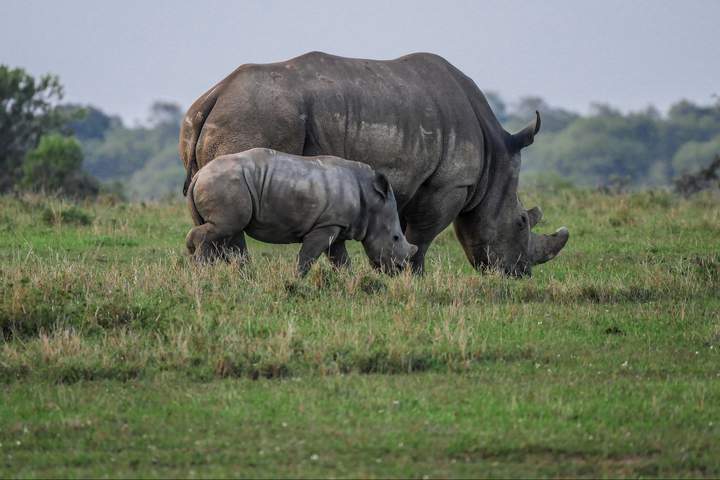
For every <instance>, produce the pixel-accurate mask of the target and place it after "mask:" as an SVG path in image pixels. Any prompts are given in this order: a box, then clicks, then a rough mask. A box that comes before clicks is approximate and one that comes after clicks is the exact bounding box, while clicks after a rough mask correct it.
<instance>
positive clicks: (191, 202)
mask: <svg viewBox="0 0 720 480" xmlns="http://www.w3.org/2000/svg"><path fill="white" fill-rule="evenodd" d="M197 179H198V175H197V173H196V174H195V176H194V177H193V178H192V180H191V181H190V185H189V187H188V189H187V191H188V192H190V193H189V194H188V195H187V199H188V207H189V208H190V215H191V216H192V219H193V223H194V224H195V225H196V226H198V225H202V224H203V223H205V219H204V218H203V217H202V215H200V212H198V209H197V206H196V205H195V183H196V182H197Z"/></svg>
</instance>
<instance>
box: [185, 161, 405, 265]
mask: <svg viewBox="0 0 720 480" xmlns="http://www.w3.org/2000/svg"><path fill="white" fill-rule="evenodd" d="M188 205H189V207H190V212H191V214H192V216H193V221H194V222H195V225H196V226H195V227H194V228H193V229H192V230H190V232H189V233H188V235H187V239H186V244H187V248H188V251H189V252H190V253H191V254H193V255H195V257H196V258H197V259H198V260H200V261H207V260H210V259H212V258H213V257H214V256H216V255H218V254H221V255H222V254H224V250H225V248H226V247H235V248H236V249H237V250H238V253H239V254H240V255H242V256H245V255H246V254H247V247H246V244H245V237H244V232H247V234H248V235H250V236H251V237H252V238H255V239H257V240H260V241H263V242H268V243H302V247H301V249H300V254H299V255H298V273H299V274H300V275H305V274H306V273H307V272H308V270H309V269H310V267H311V266H312V264H313V262H314V261H315V260H316V259H317V258H318V257H319V256H320V255H321V254H322V253H323V252H325V253H326V254H327V255H328V257H329V258H330V261H331V262H332V263H333V264H334V265H335V266H338V267H347V266H349V264H350V259H349V257H348V255H347V251H346V249H345V241H346V240H358V241H360V242H362V244H363V247H364V249H365V252H366V253H367V255H368V257H369V259H370V262H371V263H372V265H373V266H374V267H376V268H382V269H383V270H384V271H386V272H387V273H395V272H397V271H398V270H399V268H400V267H402V265H404V264H405V262H407V261H408V259H409V258H410V257H412V256H413V255H414V254H415V253H416V251H417V247H416V246H415V245H411V244H409V243H408V242H407V240H406V239H405V236H404V235H403V233H402V229H401V227H400V220H399V219H398V214H397V204H396V202H395V196H394V194H393V191H392V187H391V186H390V183H389V182H388V180H387V178H385V176H384V175H382V174H381V173H375V172H374V171H373V170H372V169H371V168H370V167H369V166H367V165H365V164H362V163H358V162H352V161H349V160H344V159H342V158H337V157H331V156H318V157H312V158H305V157H300V156H297V155H289V154H285V153H281V152H276V151H274V150H270V149H265V148H255V149H252V150H248V151H245V152H241V153H236V154H232V155H224V156H221V157H219V158H217V159H215V160H214V161H213V162H211V163H210V164H209V165H207V166H206V167H204V168H203V169H201V170H200V171H199V172H198V173H197V174H196V175H195V177H194V179H193V180H192V182H191V184H190V186H189V191H188Z"/></svg>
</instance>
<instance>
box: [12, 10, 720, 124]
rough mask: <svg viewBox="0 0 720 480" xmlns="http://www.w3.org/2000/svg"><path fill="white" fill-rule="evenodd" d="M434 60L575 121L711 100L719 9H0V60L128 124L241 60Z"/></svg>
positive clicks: (187, 99)
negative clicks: (603, 110) (421, 56)
mask: <svg viewBox="0 0 720 480" xmlns="http://www.w3.org/2000/svg"><path fill="white" fill-rule="evenodd" d="M311 50H321V51H325V52H328V53H333V54H337V55H344V56H351V57H362V58H378V59H389V58H395V57H398V56H401V55H404V54H407V53H411V52H417V51H429V52H433V53H437V54H440V55H442V56H444V57H445V58H447V59H448V60H450V61H451V62H452V63H453V64H455V66H457V67H458V68H460V69H461V70H462V71H464V72H465V73H466V74H468V75H469V76H470V77H472V78H473V79H474V80H475V82H476V83H477V84H478V86H479V87H480V88H481V89H483V90H494V91H497V92H499V93H500V94H501V95H502V96H503V98H505V99H506V100H509V101H513V100H517V99H518V98H519V97H520V96H523V95H528V94H535V95H540V96H542V97H543V98H545V100H546V101H548V102H549V103H550V104H552V105H556V106H562V107H565V108H569V109H573V110H578V111H587V108H588V105H589V104H590V103H591V102H606V103H610V104H611V105H614V106H616V107H619V108H621V109H623V110H638V109H642V108H645V107H647V106H648V105H649V104H655V105H656V106H658V107H659V108H660V109H661V110H664V109H666V108H667V107H668V106H669V105H670V104H671V103H673V102H675V101H677V100H679V99H681V98H688V99H690V100H693V101H696V102H699V103H703V104H707V103H711V102H714V101H716V97H714V96H713V95H714V94H720V0H689V1H688V0H684V1H680V0H672V1H669V0H603V1H595V2H587V1H581V0H548V1H531V0H527V1H515V0H512V1H509V0H503V1H500V0H498V1H479V0H468V1H460V0H458V1H451V0H444V1H442V2H439V1H423V0H409V1H397V0H383V1H376V0H363V1H341V0H330V1H328V0H318V1H313V0H304V1H283V2H281V1H270V0H266V1H221V0H215V1H195V2H190V1H183V0H172V1H159V0H142V1H136V0H132V1H131V0H122V1H117V0H103V1H98V0H82V1H80V0H79V1H73V0H64V1H56V0H46V1H39V0H0V63H4V64H8V65H10V66H20V67H23V68H25V69H27V70H28V71H30V72H31V73H32V74H35V75H38V74H41V73H46V72H52V73H55V74H58V75H59V76H60V79H61V81H62V83H63V84H64V85H65V88H66V100H67V101H73V102H81V103H91V104H94V105H96V106H98V107H100V108H101V109H103V110H104V111H106V112H109V113H115V114H120V115H121V116H122V117H123V118H124V119H125V120H127V121H129V122H131V123H132V122H133V121H135V120H144V119H145V118H146V116H147V113H146V112H147V109H148V106H149V105H150V103H151V102H152V101H153V100H156V99H160V100H170V101H176V102H178V103H180V104H181V105H182V106H183V107H187V106H189V105H190V103H192V101H193V100H195V98H197V97H198V96H199V95H200V94H202V93H203V92H204V91H205V90H207V89H208V88H209V87H210V86H212V85H213V84H214V83H215V82H217V81H218V80H220V79H222V78H223V77H225V76H226V75H227V74H228V73H230V72H231V71H232V70H233V69H235V68H236V67H237V66H238V65H240V64H243V63H266V62H273V61H280V60H285V59H288V58H291V57H294V56H297V55H300V54H302V53H305V52H307V51H311Z"/></svg>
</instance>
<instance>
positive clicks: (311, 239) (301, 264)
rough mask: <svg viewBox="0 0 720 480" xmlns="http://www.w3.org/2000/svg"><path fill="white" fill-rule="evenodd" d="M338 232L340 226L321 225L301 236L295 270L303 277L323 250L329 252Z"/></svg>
mask: <svg viewBox="0 0 720 480" xmlns="http://www.w3.org/2000/svg"><path fill="white" fill-rule="evenodd" d="M339 234H340V227H334V226H333V227H322V228H318V229H316V230H313V231H311V232H310V233H308V234H307V235H305V238H303V243H302V247H301V248H300V253H299V254H298V264H297V272H298V275H300V276H301V277H304V276H305V275H307V273H308V272H309V271H310V267H312V264H313V263H315V260H317V259H318V257H319V256H320V255H322V253H323V252H329V251H330V248H331V247H332V244H333V243H335V241H336V240H337V238H338V235H339Z"/></svg>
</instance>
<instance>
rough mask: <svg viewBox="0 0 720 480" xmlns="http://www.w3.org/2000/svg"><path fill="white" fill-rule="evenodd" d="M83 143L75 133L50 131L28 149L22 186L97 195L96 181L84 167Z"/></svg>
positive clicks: (39, 189)
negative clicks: (65, 133)
mask: <svg viewBox="0 0 720 480" xmlns="http://www.w3.org/2000/svg"><path fill="white" fill-rule="evenodd" d="M82 161H83V153H82V147H81V146H80V144H79V143H78V142H77V140H75V139H74V138H72V137H64V136H62V135H60V134H56V133H53V134H50V135H46V136H44V137H42V138H41V140H40V144H39V145H38V146H37V148H35V149H34V150H32V151H30V152H28V154H27V155H26V157H25V160H24V162H23V165H22V169H23V177H22V181H21V184H22V186H23V187H25V188H28V189H31V190H36V191H44V192H58V193H63V194H65V195H70V196H79V197H86V196H94V195H96V194H97V193H98V185H97V182H96V181H95V180H94V179H93V178H92V177H90V176H89V175H87V174H85V173H84V172H83V171H82Z"/></svg>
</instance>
